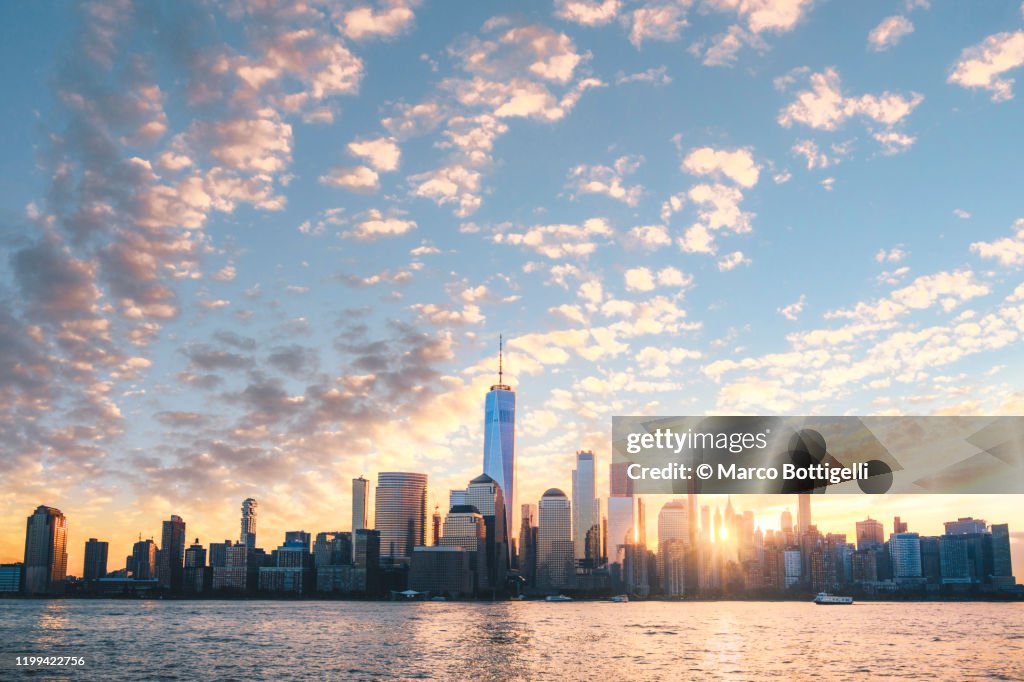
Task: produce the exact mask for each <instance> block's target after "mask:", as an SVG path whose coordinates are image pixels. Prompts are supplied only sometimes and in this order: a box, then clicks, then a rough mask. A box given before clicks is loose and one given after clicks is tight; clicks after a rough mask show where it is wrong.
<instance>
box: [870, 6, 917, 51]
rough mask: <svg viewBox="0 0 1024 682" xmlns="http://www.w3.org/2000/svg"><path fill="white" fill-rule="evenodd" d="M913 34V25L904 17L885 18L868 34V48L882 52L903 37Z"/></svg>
mask: <svg viewBox="0 0 1024 682" xmlns="http://www.w3.org/2000/svg"><path fill="white" fill-rule="evenodd" d="M913 32H914V24H912V23H911V22H910V20H909V19H907V18H906V17H903V16H900V15H895V16H891V17H886V18H885V19H883V20H882V22H881V23H880V24H878V26H875V27H874V28H873V29H871V33H869V34H868V47H870V48H871V49H872V50H874V51H875V52H882V51H885V50H888V49H889V48H890V47H893V46H895V45H896V44H898V43H899V42H900V41H901V40H903V38H904V37H906V36H908V35H910V34H911V33H913Z"/></svg>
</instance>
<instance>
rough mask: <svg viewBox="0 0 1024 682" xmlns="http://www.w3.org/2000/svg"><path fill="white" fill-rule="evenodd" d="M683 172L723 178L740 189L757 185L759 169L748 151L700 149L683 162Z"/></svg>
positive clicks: (691, 153) (692, 152)
mask: <svg viewBox="0 0 1024 682" xmlns="http://www.w3.org/2000/svg"><path fill="white" fill-rule="evenodd" d="M683 170H685V171H687V172H688V173H692V174H693V175H711V176H713V177H716V178H720V177H721V176H723V175H724V176H725V177H727V178H729V179H730V180H732V181H733V182H735V183H736V184H738V185H739V186H740V187H746V188H750V187H753V186H754V185H756V184H757V179H758V177H759V174H760V170H761V167H760V166H759V165H757V164H756V163H754V157H753V155H752V154H751V153H750V150H749V149H734V150H725V149H712V148H711V147H701V148H699V149H694V150H693V151H691V152H690V153H689V154H688V155H687V157H686V158H685V159H684V160H683Z"/></svg>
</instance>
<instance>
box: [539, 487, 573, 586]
mask: <svg viewBox="0 0 1024 682" xmlns="http://www.w3.org/2000/svg"><path fill="white" fill-rule="evenodd" d="M537 509H538V515H539V519H538V525H537V586H538V587H540V588H541V589H549V590H551V589H555V590H558V589H563V588H567V587H572V583H573V578H574V577H575V570H574V569H573V543H572V505H571V504H570V503H569V498H568V497H566V496H565V493H563V492H562V491H561V490H559V489H558V488H551V489H549V490H548V491H547V492H545V493H544V496H543V497H541V498H540V503H539V504H538V505H537Z"/></svg>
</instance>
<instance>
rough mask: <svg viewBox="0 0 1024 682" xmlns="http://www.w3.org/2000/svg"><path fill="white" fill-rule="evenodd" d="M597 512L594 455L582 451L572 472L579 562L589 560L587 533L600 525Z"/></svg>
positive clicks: (574, 523) (573, 524) (576, 554)
mask: <svg viewBox="0 0 1024 682" xmlns="http://www.w3.org/2000/svg"><path fill="white" fill-rule="evenodd" d="M597 512H598V506H597V484H596V471H595V469H594V453H593V452H590V451H588V450H580V451H579V452H577V453H576V468H575V469H573V471H572V541H573V551H574V552H575V556H576V560H577V561H586V559H587V533H589V532H590V530H591V529H592V528H593V527H594V526H597V525H598V515H597ZM591 568H593V566H591Z"/></svg>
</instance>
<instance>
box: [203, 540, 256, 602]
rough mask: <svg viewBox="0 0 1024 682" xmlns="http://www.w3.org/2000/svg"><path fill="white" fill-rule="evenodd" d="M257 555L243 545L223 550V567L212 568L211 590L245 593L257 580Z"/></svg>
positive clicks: (239, 544)
mask: <svg viewBox="0 0 1024 682" xmlns="http://www.w3.org/2000/svg"><path fill="white" fill-rule="evenodd" d="M256 555H257V553H256V552H255V550H250V549H249V548H248V547H247V546H246V545H245V544H244V543H241V542H240V543H238V544H237V545H231V546H229V547H225V548H224V565H223V566H214V568H213V589H214V590H229V591H232V592H246V591H250V590H252V589H254V588H255V587H256V584H257V580H258V569H259V565H258V563H257V561H256V559H257V556H256Z"/></svg>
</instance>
